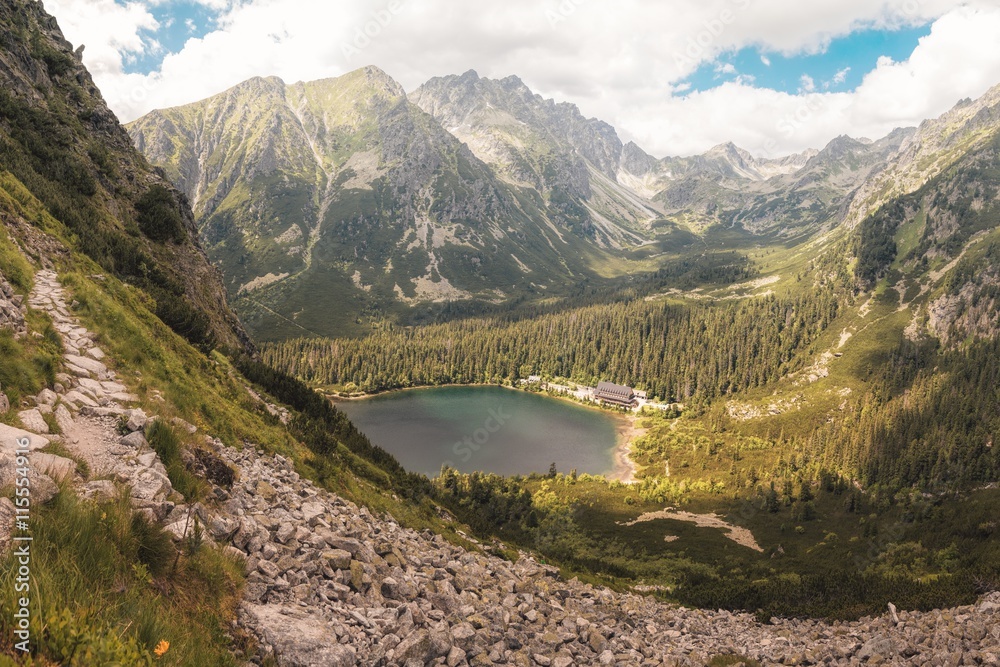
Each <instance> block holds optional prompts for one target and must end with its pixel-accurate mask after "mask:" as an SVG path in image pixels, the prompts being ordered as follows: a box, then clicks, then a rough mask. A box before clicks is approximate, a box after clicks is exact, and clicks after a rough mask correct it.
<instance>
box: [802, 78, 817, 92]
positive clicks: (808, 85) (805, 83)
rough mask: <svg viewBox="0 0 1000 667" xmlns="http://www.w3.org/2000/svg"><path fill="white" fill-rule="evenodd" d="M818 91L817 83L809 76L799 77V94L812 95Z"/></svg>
mask: <svg viewBox="0 0 1000 667" xmlns="http://www.w3.org/2000/svg"><path fill="white" fill-rule="evenodd" d="M815 90H816V82H815V81H813V78H812V77H811V76H809V75H808V74H803V75H802V76H801V77H799V92H801V93H811V92H813V91H815Z"/></svg>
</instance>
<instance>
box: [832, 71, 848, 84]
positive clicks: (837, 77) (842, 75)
mask: <svg viewBox="0 0 1000 667" xmlns="http://www.w3.org/2000/svg"><path fill="white" fill-rule="evenodd" d="M850 73H851V68H850V67H845V68H844V69H842V70H840V71H838V72H837V73H836V74H834V75H833V79H831V80H830V83H831V84H833V85H834V86H839V85H841V84H842V83H844V82H845V81H847V75H848V74H850Z"/></svg>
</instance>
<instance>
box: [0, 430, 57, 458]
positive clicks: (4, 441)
mask: <svg viewBox="0 0 1000 667" xmlns="http://www.w3.org/2000/svg"><path fill="white" fill-rule="evenodd" d="M22 442H26V443H27V444H28V449H30V450H32V451H34V450H37V449H43V448H45V447H47V446H48V445H49V439H48V438H45V437H42V436H40V435H38V434H35V433H29V432H28V431H25V430H23V429H20V428H14V427H13V426H7V425H6V424H0V451H7V452H13V451H14V450H15V449H18V448H20V446H21V445H20V443H22Z"/></svg>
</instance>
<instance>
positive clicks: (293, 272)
mask: <svg viewBox="0 0 1000 667" xmlns="http://www.w3.org/2000/svg"><path fill="white" fill-rule="evenodd" d="M129 131H130V133H131V135H132V138H133V140H134V141H135V144H136V146H137V147H138V148H139V149H140V150H141V151H143V153H145V155H146V156H147V157H148V158H149V160H150V161H151V162H153V163H154V164H157V165H160V166H161V167H162V168H163V169H164V170H165V172H166V173H167V174H168V176H169V177H170V178H172V179H173V180H174V182H175V183H177V185H178V187H180V189H181V190H182V191H184V192H185V193H186V195H187V196H188V197H189V198H190V199H191V201H192V202H193V205H194V210H195V214H196V216H197V219H198V222H199V227H200V228H201V232H202V237H203V239H204V242H205V244H206V247H207V248H208V252H209V255H210V256H211V257H212V259H213V261H215V262H216V264H217V265H218V266H220V268H221V269H222V271H223V274H224V275H225V276H226V281H227V287H228V289H229V293H230V296H231V297H232V298H233V299H234V300H235V303H236V305H237V308H238V309H239V311H240V312H241V314H242V316H243V318H244V320H245V321H246V322H247V323H248V325H249V326H250V328H251V329H252V330H253V331H255V332H257V333H258V334H260V335H263V336H265V337H273V336H287V335H298V334H301V333H303V332H317V333H330V332H344V331H347V330H351V329H356V328H358V323H359V322H361V319H360V318H361V316H362V315H363V314H364V313H365V312H371V311H373V309H374V310H378V309H380V308H390V309H391V308H392V307H402V308H406V307H410V306H414V305H416V304H420V303H431V302H444V301H461V300H470V299H476V300H479V301H483V302H502V301H504V300H506V299H508V298H510V297H511V296H512V295H521V294H523V293H524V292H525V291H534V292H536V293H542V292H543V291H544V290H548V289H551V288H555V289H559V288H560V287H565V286H567V285H568V284H570V283H572V282H574V281H576V280H578V279H579V278H580V277H582V276H592V275H594V271H593V269H592V268H591V264H593V263H595V262H599V261H600V260H601V259H602V258H605V259H606V258H607V252H606V250H605V249H606V248H610V247H611V246H612V245H614V246H615V247H616V248H620V247H621V243H620V242H629V243H636V242H638V241H641V239H640V238H639V237H638V236H637V235H635V234H632V233H630V232H627V231H626V230H625V229H623V228H619V227H618V226H616V225H614V224H609V225H607V226H604V227H601V228H600V229H595V228H594V227H593V225H592V224H591V222H590V219H589V217H588V216H587V213H586V211H585V210H582V209H579V208H578V207H577V206H576V204H574V203H573V201H575V200H573V199H572V198H568V199H565V200H563V199H561V197H562V195H561V194H559V193H561V192H563V191H562V190H559V189H558V188H557V190H556V194H552V193H551V192H550V193H548V195H545V194H543V193H540V192H538V191H536V190H533V189H531V188H525V187H521V186H519V185H515V184H511V183H509V182H505V181H504V180H502V179H500V178H498V177H497V176H496V174H495V173H494V171H493V170H492V169H491V168H490V167H489V166H488V165H487V164H485V163H484V162H483V161H481V160H480V159H479V158H477V157H476V155H474V154H473V152H472V151H470V149H469V148H468V147H467V146H466V145H465V144H463V143H462V142H460V141H459V140H458V139H456V138H455V137H454V136H453V135H451V134H450V133H448V132H447V131H445V130H444V129H443V128H442V127H441V126H440V125H439V124H438V123H437V122H435V120H434V119H433V118H432V117H431V116H429V115H428V114H426V113H424V112H423V111H422V110H421V109H420V108H419V107H418V106H416V105H415V104H413V103H412V102H410V101H409V100H408V99H407V97H406V96H405V95H404V93H403V90H402V88H401V87H400V86H399V85H398V84H397V83H395V82H394V81H393V80H392V79H391V78H389V77H388V76H387V75H386V74H385V73H383V72H382V71H380V70H378V69H376V68H373V67H368V68H364V69H361V70H358V71H355V72H352V73H350V74H347V75H344V76H342V77H339V78H337V79H327V80H323V81H315V82H311V83H296V84H292V85H287V84H285V83H284V82H282V81H280V80H278V79H275V78H269V79H259V78H258V79H252V80H250V81H247V82H244V83H243V84H240V85H238V86H236V87H235V88H233V89H231V90H229V91H226V92H224V93H222V94H220V95H217V96H215V97H212V98H209V99H207V100H203V101H201V102H198V103H195V104H191V105H187V106H184V107H180V108H176V109H167V110H163V111H155V112H153V113H151V114H149V115H147V116H145V117H143V118H141V119H139V120H137V121H136V122H134V123H133V124H131V125H130V126H129ZM580 169H583V170H584V171H585V169H584V168H583V167H582V166H581V167H580ZM559 178H563V179H564V181H561V182H564V185H565V187H566V188H569V189H570V190H572V188H574V187H577V185H579V184H578V183H576V182H575V181H573V178H572V177H571V176H568V175H566V173H565V172H564V173H562V175H561V176H560V177H559ZM581 187H583V186H581Z"/></svg>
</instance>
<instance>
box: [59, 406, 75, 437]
mask: <svg viewBox="0 0 1000 667" xmlns="http://www.w3.org/2000/svg"><path fill="white" fill-rule="evenodd" d="M55 415H56V424H58V425H59V430H60V431H62V432H63V433H64V434H65V433H69V432H70V431H71V430H73V425H74V424H73V415H72V414H70V411H69V410H68V409H66V406H65V405H62V404H59V405H58V406H56V410H55Z"/></svg>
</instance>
